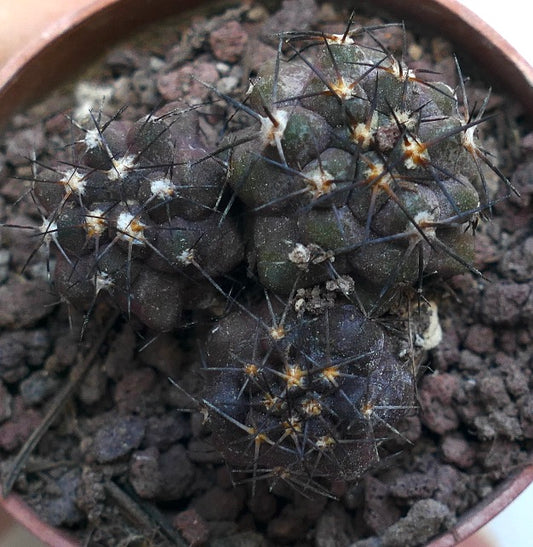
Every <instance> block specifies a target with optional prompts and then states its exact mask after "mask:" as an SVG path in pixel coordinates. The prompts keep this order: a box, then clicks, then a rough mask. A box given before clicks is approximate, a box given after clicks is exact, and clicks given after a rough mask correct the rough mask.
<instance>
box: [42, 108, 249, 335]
mask: <svg viewBox="0 0 533 547" xmlns="http://www.w3.org/2000/svg"><path fill="white" fill-rule="evenodd" d="M77 154H78V155H79V157H80V160H79V161H78V162H76V164H75V166H74V167H65V165H64V164H62V163H58V164H57V166H56V167H54V168H53V169H49V170H48V171H47V172H45V176H46V180H43V182H40V184H39V185H38V187H37V189H36V196H37V198H38V200H39V202H40V203H41V204H42V206H43V207H44V209H45V211H46V213H47V214H48V215H49V216H48V218H49V219H50V221H49V222H48V226H47V227H46V233H47V234H49V235H50V237H53V239H54V241H55V242H56V244H57V246H58V247H59V248H60V250H61V253H62V255H63V258H62V259H61V260H60V261H59V262H58V265H57V271H56V283H57V286H58V289H59V291H60V293H61V294H62V296H63V297H64V298H65V299H66V300H67V301H68V302H70V303H71V304H73V305H75V306H79V307H82V308H87V307H90V306H91V305H92V304H93V303H94V301H95V299H96V296H97V295H98V293H99V292H100V291H105V292H107V293H109V294H111V295H112V296H113V298H114V299H115V301H116V302H117V303H118V305H119V306H120V308H121V309H122V310H123V311H125V312H127V313H128V314H132V315H134V316H136V317H138V318H139V319H140V320H141V321H142V322H143V323H144V324H146V325H148V326H149V327H151V328H153V329H155V330H172V329H175V328H177V327H179V326H180V323H181V313H182V309H183V302H184V300H185V301H187V299H186V298H185V299H184V297H183V291H187V290H188V289H186V288H185V287H188V288H190V287H191V283H194V284H204V285H205V286H206V289H204V292H209V289H208V287H207V286H209V287H211V284H212V281H211V279H210V277H211V276H220V275H224V274H226V273H228V272H230V271H232V270H233V269H234V268H235V267H236V266H237V265H238V264H239V263H240V262H241V260H242V258H243V244H242V241H241V235H240V232H239V231H238V230H237V227H236V224H235V222H234V221H233V219H231V218H229V217H224V216H222V215H221V213H220V212H218V211H217V203H218V201H219V200H220V199H221V198H222V192H223V184H224V177H225V171H224V169H223V167H222V166H221V165H220V164H219V163H218V162H217V161H216V160H214V159H210V158H209V157H208V154H207V150H206V145H205V143H204V142H203V140H202V139H201V138H200V136H199V130H198V119H197V114H196V113H195V112H193V111H189V112H184V113H181V114H176V115H174V116H169V115H166V116H162V117H155V116H154V117H147V118H143V119H141V120H139V121H138V122H136V123H134V124H131V123H126V122H121V121H117V120H113V121H111V122H110V123H108V124H107V125H103V126H102V127H99V126H98V125H96V127H95V128H93V129H91V130H89V131H86V132H85V133H84V135H83V136H82V138H81V139H80V142H79V143H78V144H77ZM69 163H72V162H71V161H70V162H69Z"/></svg>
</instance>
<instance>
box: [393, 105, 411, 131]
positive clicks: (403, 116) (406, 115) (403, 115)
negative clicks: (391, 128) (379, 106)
mask: <svg viewBox="0 0 533 547" xmlns="http://www.w3.org/2000/svg"><path fill="white" fill-rule="evenodd" d="M390 118H391V122H393V123H397V124H399V125H401V126H402V127H405V128H407V129H409V130H413V129H415V127H416V124H417V120H416V117H415V116H413V113H412V112H410V111H409V110H401V109H398V108H395V109H394V115H392V116H391V117H390Z"/></svg>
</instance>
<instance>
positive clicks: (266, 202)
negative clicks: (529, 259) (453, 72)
mask: <svg viewBox="0 0 533 547" xmlns="http://www.w3.org/2000/svg"><path fill="white" fill-rule="evenodd" d="M297 39H298V40H299V43H300V47H299V48H296V47H295V46H294V45H293V42H295V41H296V40H297ZM282 40H285V41H286V43H287V45H288V52H289V54H290V57H289V59H287V60H285V61H283V60H281V59H280V58H279V57H278V59H276V60H275V61H272V62H270V63H267V64H266V65H265V66H264V67H263V69H262V70H261V71H260V73H259V75H258V77H257V79H256V80H255V82H254V83H253V85H252V88H251V90H250V92H249V95H248V97H247V102H246V106H244V105H243V106H242V107H241V109H243V110H245V111H246V113H248V114H249V115H250V116H251V118H252V119H253V120H254V122H255V123H254V124H252V125H251V127H248V128H245V129H242V130H240V131H238V132H237V133H236V134H230V135H229V136H228V137H227V139H226V143H227V146H228V148H229V150H230V152H229V153H228V154H227V161H228V170H229V178H228V180H229V184H230V186H231V187H232V188H233V190H234V192H235V193H236V195H237V196H238V197H239V198H240V199H241V200H242V201H243V202H244V203H245V205H246V207H247V211H248V219H247V221H248V223H249V226H250V231H251V233H252V236H251V240H252V241H251V243H250V245H249V250H248V257H249V261H250V263H251V265H252V266H253V267H254V268H256V270H257V274H258V277H259V280H260V282H261V284H262V285H263V286H264V287H265V288H267V289H269V290H272V291H274V292H276V293H279V294H284V295H288V294H289V293H290V291H291V290H292V288H293V285H292V283H293V280H294V279H295V278H296V277H298V279H299V286H301V287H308V286H312V285H314V284H317V283H321V282H323V281H325V280H327V279H331V278H333V277H335V276H339V275H343V274H348V275H350V276H352V277H353V278H354V279H356V280H357V281H356V287H357V291H358V295H359V298H360V300H361V301H362V302H363V303H364V304H365V305H366V306H368V307H369V309H371V310H373V311H376V310H379V308H380V307H382V306H383V305H384V303H385V302H387V297H388V295H390V294H392V293H395V292H397V288H398V287H399V286H401V285H407V286H412V285H415V284H417V283H419V284H420V283H421V282H422V279H423V278H425V277H429V276H432V275H433V274H438V275H439V276H441V277H447V276H451V275H453V274H456V273H459V272H464V271H466V270H471V271H475V269H474V268H473V266H472V265H471V264H472V259H473V233H472V231H469V230H467V228H468V226H469V225H470V224H471V223H473V222H475V219H476V218H477V216H478V214H479V212H480V211H481V210H483V209H484V208H486V207H487V204H488V202H489V201H490V200H489V196H487V192H486V189H485V180H484V176H483V171H482V169H481V168H480V163H481V161H480V159H481V160H482V161H487V160H486V158H485V156H484V155H483V154H482V153H481V151H480V150H479V148H478V146H477V145H476V144H475V140H474V138H473V133H474V131H475V128H476V126H477V124H478V123H480V119H476V121H473V122H470V123H468V122H465V121H464V119H463V117H462V116H461V114H460V112H459V107H458V100H457V97H456V95H455V93H454V91H453V89H452V88H451V87H449V86H448V85H446V84H444V83H425V82H424V81H423V80H421V79H420V78H419V77H418V76H417V75H416V73H414V72H413V71H412V70H410V69H409V68H407V67H406V66H404V64H403V63H402V62H400V61H397V60H396V59H395V58H394V57H393V56H392V55H391V54H390V53H388V52H387V50H386V49H385V48H383V47H378V44H379V42H377V40H376V44H375V45H374V47H369V46H366V47H365V46H361V45H358V44H357V41H356V39H355V35H352V34H350V33H349V32H347V33H345V34H344V35H342V36H341V35H328V34H318V35H310V36H306V35H305V34H297V33H289V34H286V35H283V36H282ZM383 311H385V310H383V309H381V311H380V312H379V313H382V312H383Z"/></svg>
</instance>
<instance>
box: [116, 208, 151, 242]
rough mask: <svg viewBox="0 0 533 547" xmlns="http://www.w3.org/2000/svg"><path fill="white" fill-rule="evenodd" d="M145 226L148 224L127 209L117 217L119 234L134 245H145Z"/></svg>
mask: <svg viewBox="0 0 533 547" xmlns="http://www.w3.org/2000/svg"><path fill="white" fill-rule="evenodd" d="M145 228H146V224H143V223H142V222H141V221H140V220H138V219H137V218H136V217H135V215H132V214H131V213H128V212H127V211H124V212H122V213H120V215H119V216H118V218H117V231H118V236H119V237H120V238H121V239H125V240H126V241H128V242H129V243H132V244H133V245H144V229H145Z"/></svg>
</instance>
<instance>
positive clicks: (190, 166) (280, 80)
mask: <svg viewBox="0 0 533 547" xmlns="http://www.w3.org/2000/svg"><path fill="white" fill-rule="evenodd" d="M350 25H351V21H350ZM350 25H349V26H348V28H347V30H346V32H345V33H344V34H343V35H336V34H325V33H312V32H308V33H298V32H290V33H284V34H281V35H280V41H279V49H278V55H277V57H276V58H275V59H274V60H272V61H270V62H267V63H266V64H265V65H264V66H263V67H262V69H261V70H260V72H259V74H258V76H257V78H256V79H255V80H254V82H253V84H252V86H251V88H250V90H249V92H248V94H247V96H246V98H245V100H243V102H239V101H237V100H236V99H235V98H232V97H228V96H226V95H223V94H222V93H220V92H218V91H217V90H216V88H211V90H212V91H213V92H214V93H215V94H216V95H218V97H219V98H222V99H224V100H225V101H226V103H227V106H228V107H231V108H235V109H236V110H237V115H236V116H234V114H235V112H233V113H232V115H231V116H229V117H228V118H229V120H228V127H229V129H228V131H227V132H226V134H225V135H224V137H223V139H222V141H221V142H220V143H218V145H217V146H212V145H211V144H208V143H206V142H205V140H204V138H203V137H202V134H201V131H200V130H199V115H198V111H197V109H196V108H194V107H191V108H186V109H178V110H176V109H172V108H171V107H167V108H166V109H165V110H164V111H161V112H158V113H155V114H153V115H151V116H147V117H144V118H142V119H141V120H139V121H137V122H136V123H129V122H123V121H121V120H120V119H119V118H118V116H117V117H115V118H112V119H110V120H108V121H106V122H105V123H104V122H102V121H101V120H99V119H96V118H93V119H92V126H91V127H90V128H88V129H87V128H85V129H82V128H78V131H79V139H78V140H77V142H76V144H75V147H74V154H75V160H72V159H69V158H65V157H58V159H57V161H56V163H55V164H54V165H50V166H48V167H46V168H41V172H40V173H39V174H38V176H36V178H35V180H34V195H35V197H36V200H37V202H38V203H39V207H40V209H41V210H42V214H43V224H42V227H41V237H42V239H43V241H44V242H46V243H47V244H50V243H54V244H55V246H56V247H57V248H58V249H59V251H60V253H59V255H58V259H57V265H56V271H55V282H56V286H57V288H58V290H59V292H60V293H61V294H62V296H63V297H64V298H65V300H67V301H68V302H70V303H72V304H73V305H76V306H79V307H82V308H84V309H90V308H91V307H92V306H93V305H94V302H95V300H96V297H97V296H98V295H99V294H100V292H106V293H108V294H109V295H111V297H112V298H113V299H114V301H115V302H116V304H117V305H118V306H119V307H120V308H121V309H122V310H123V311H124V312H126V313H127V314H128V315H133V316H135V317H137V318H138V319H139V320H140V321H141V322H142V323H144V324H145V325H147V326H148V327H150V328H152V329H154V330H156V331H169V330H174V329H177V328H179V327H180V326H181V325H182V316H183V312H184V311H196V310H197V309H198V308H201V307H202V306H205V300H206V298H207V299H209V295H213V294H216V295H218V296H219V297H223V298H224V302H225V304H226V305H227V308H228V313H227V314H226V315H225V316H223V317H222V318H219V320H218V321H217V322H216V324H215V326H214V327H213V328H212V329H211V330H210V332H209V333H208V336H207V340H206V341H205V352H204V386H203V390H202V392H201V394H199V395H198V396H197V397H194V399H193V400H194V401H195V404H196V405H197V407H198V408H199V409H200V410H201V411H202V413H203V415H204V417H205V419H206V422H207V424H208V426H209V427H210V428H211V430H212V438H213V443H214V444H215V446H216V447H217V448H218V449H219V450H220V451H221V452H222V454H223V455H224V457H225V458H226V460H227V461H228V463H229V464H231V465H232V466H234V467H235V468H236V469H238V470H240V471H242V472H243V473H245V476H246V475H249V476H251V480H253V481H254V484H255V481H256V480H257V479H259V478H262V477H266V478H270V479H274V480H279V479H281V480H285V481H288V482H290V483H291V484H292V485H293V486H295V487H296V488H299V489H304V490H306V489H307V490H312V491H315V492H319V493H322V494H327V487H326V486H325V485H324V481H327V480H333V479H337V478H341V479H344V480H353V479H357V478H359V477H360V476H361V475H363V474H364V473H365V472H366V471H367V470H368V469H370V468H372V467H373V466H374V465H375V464H376V463H377V462H378V461H379V460H380V458H381V457H382V455H383V454H384V453H386V452H387V446H388V444H390V441H391V439H394V438H396V439H401V438H402V434H401V423H402V420H403V419H404V418H405V416H406V415H407V414H409V413H411V412H413V409H414V408H416V403H415V401H416V397H415V389H416V381H417V378H418V376H419V371H420V363H421V362H422V359H423V356H424V352H425V351H426V350H427V349H430V348H431V347H434V346H435V345H436V344H437V343H438V341H439V339H440V337H439V332H440V331H439V327H438V318H437V316H436V307H435V306H434V305H429V304H427V302H425V299H424V295H423V294H421V293H422V291H423V289H424V286H423V283H425V281H426V279H428V278H432V277H436V278H438V279H440V278H444V277H448V276H451V275H454V274H456V273H460V272H465V271H471V272H474V273H479V272H477V270H475V268H474V266H473V265H472V260H473V230H469V229H468V228H469V227H470V226H474V225H475V223H476V221H477V218H478V216H479V215H480V214H481V213H482V212H483V211H484V210H486V209H487V208H489V207H490V204H491V199H492V197H491V196H489V195H488V192H487V189H486V183H485V175H484V169H485V167H486V166H488V168H491V169H492V170H493V171H495V172H496V173H497V174H499V172H498V170H497V168H495V167H494V166H493V165H492V164H491V163H490V161H489V160H488V159H487V158H486V156H485V155H484V153H483V152H482V150H481V148H480V147H479V146H478V144H477V143H476V137H475V131H476V128H477V126H478V125H479V124H480V123H481V122H482V121H483V112H482V111H483V108H482V109H481V112H480V113H479V114H478V116H477V117H475V118H473V119H470V115H469V114H467V116H466V119H465V116H464V115H462V114H461V111H460V107H459V101H458V99H457V96H456V93H455V91H454V90H453V89H452V88H451V87H450V86H448V85H446V84H444V83H440V82H432V83H428V82H425V81H423V80H422V79H421V78H420V77H419V76H418V75H417V74H416V73H415V72H414V71H413V70H411V69H409V68H408V67H407V66H405V65H404V63H403V62H402V61H398V60H396V59H395V58H394V57H393V56H392V55H391V54H390V52H389V51H388V50H387V48H386V47H385V46H383V45H382V44H381V43H380V42H379V40H378V39H377V38H374V37H373V34H372V33H371V32H370V31H368V34H366V31H365V29H356V30H355V31H351V30H350ZM362 36H365V37H366V42H365V43H366V45H363V42H360V41H358V39H359V38H360V37H362ZM369 36H370V37H371V39H372V40H373V42H372V43H371V45H368V43H367V42H368V37H369ZM283 52H284V54H283ZM459 76H461V75H460V73H459ZM460 89H461V92H462V94H463V96H464V103H465V105H466V108H467V110H468V106H467V103H466V95H465V93H464V87H463V86H462V84H461V88H460ZM240 113H244V116H242V115H240ZM234 118H235V119H234ZM243 119H244V123H243ZM235 120H236V123H235ZM234 126H236V127H235V128H234ZM244 265H246V266H247V268H244V267H243V266H244ZM245 269H246V272H247V274H248V275H247V276H246V275H244V274H243V272H244V270H245ZM225 278H228V279H230V283H234V282H235V281H237V282H238V283H239V284H240V287H241V288H242V289H243V290H240V291H232V290H231V289H232V287H231V286H228V285H227V284H226V281H225ZM413 288H416V290H417V291H418V312H417V313H414V314H407V315H406V314H405V312H404V311H402V310H403V309H404V307H405V305H406V302H408V303H409V306H410V305H411V304H410V302H411V298H412V293H413ZM206 295H208V296H207V297H206Z"/></svg>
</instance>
